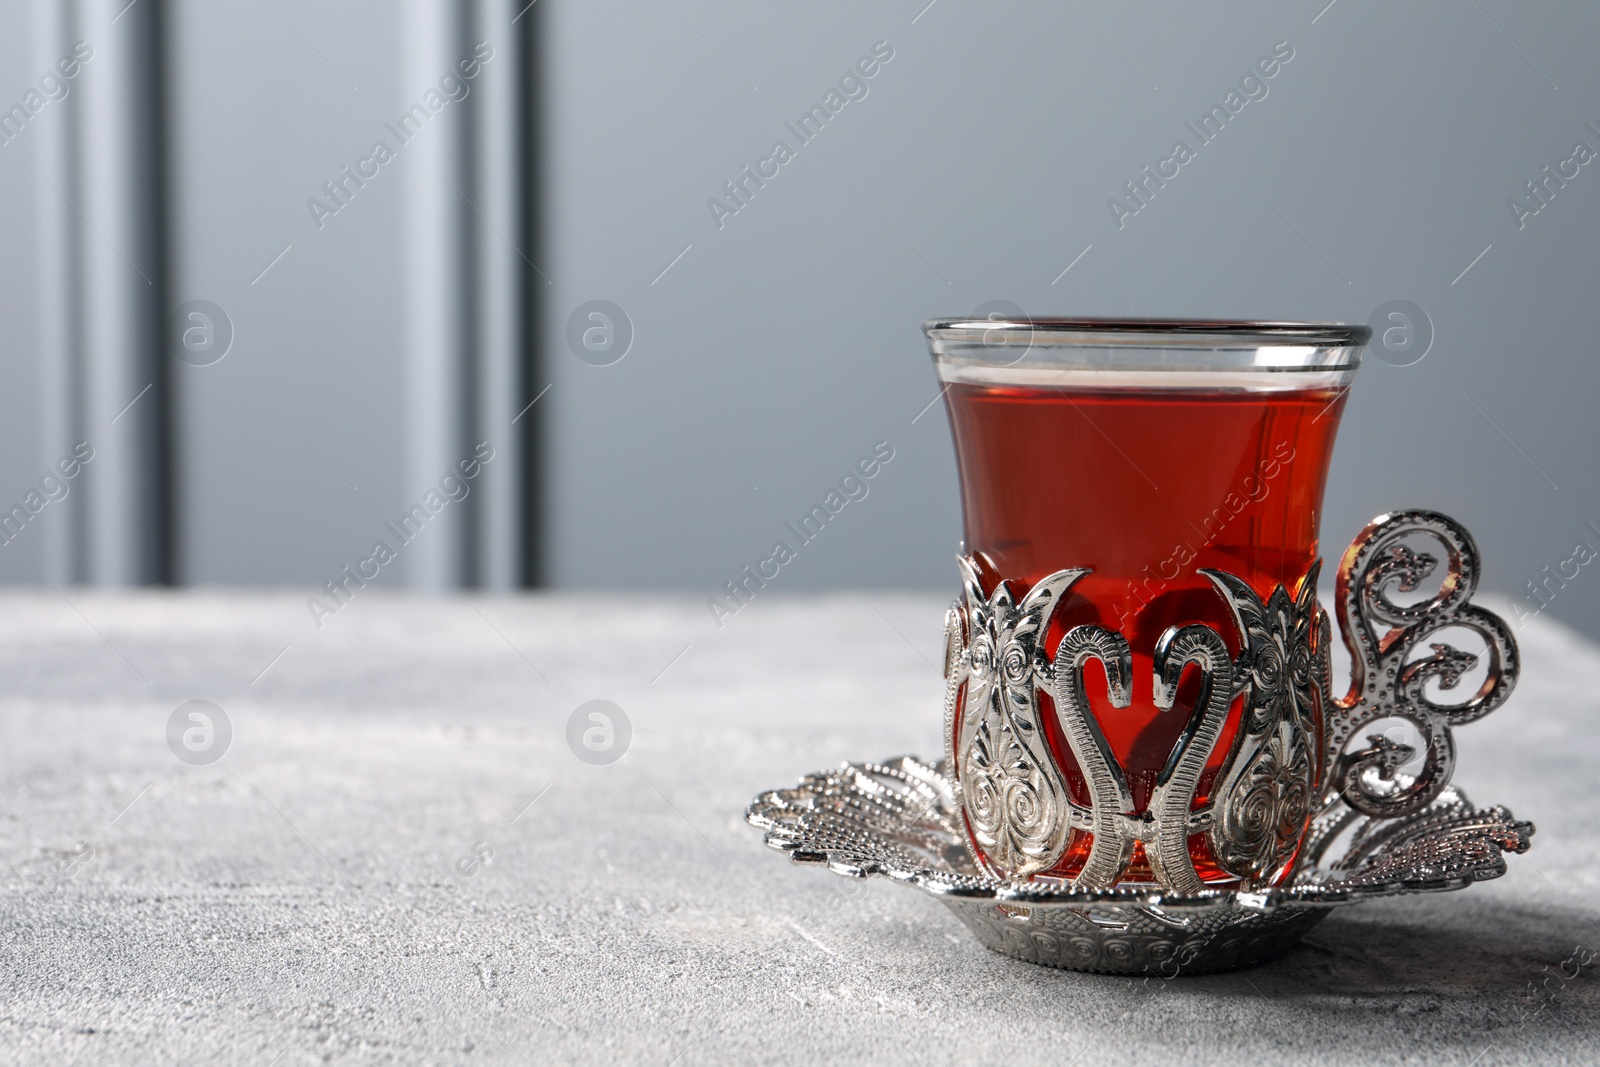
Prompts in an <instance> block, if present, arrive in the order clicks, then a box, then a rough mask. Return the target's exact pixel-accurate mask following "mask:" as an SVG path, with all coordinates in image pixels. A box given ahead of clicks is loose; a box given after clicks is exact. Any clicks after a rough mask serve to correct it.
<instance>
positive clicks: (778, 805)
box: [745, 756, 1533, 977]
mask: <svg viewBox="0 0 1600 1067" xmlns="http://www.w3.org/2000/svg"><path fill="white" fill-rule="evenodd" d="M745 818H746V820H748V821H749V822H750V823H751V825H753V826H756V827H758V828H759V829H761V830H763V831H765V832H766V841H767V844H768V845H769V846H770V847H772V848H774V849H777V850H778V851H780V852H787V853H788V854H789V857H790V859H791V860H792V861H793V862H795V863H806V864H820V865H825V866H826V867H827V868H828V869H829V870H832V871H834V872H835V873H837V874H842V875H846V876H849V877H852V878H866V877H869V876H872V875H880V876H883V877H886V878H889V879H892V880H893V881H896V882H903V883H905V884H907V885H910V886H914V887H915V888H917V889H921V890H922V891H923V892H925V893H928V894H930V895H932V896H934V897H936V898H937V899H939V900H941V901H943V902H944V903H945V904H946V905H947V906H948V907H949V908H950V910H951V911H954V912H955V913H956V915H957V916H958V917H960V919H961V921H962V922H964V923H966V924H967V926H968V927H970V928H971V929H972V932H973V933H974V934H976V935H977V936H978V940H979V941H981V942H983V944H985V945H987V946H988V947H989V948H991V949H994V950H995V951H996V952H1003V953H1005V954H1006V955H1008V956H1015V957H1017V958H1018V959H1024V960H1029V961H1031V962H1033V963H1040V964H1045V965H1047V966H1051V967H1065V968H1068V969H1071V970H1078V971H1096V972H1100V973H1105V974H1151V975H1161V976H1164V977H1173V976H1176V975H1178V974H1204V973H1207V972H1212V971H1224V970H1231V969H1234V968H1237V967H1250V966H1254V965H1256V964H1259V963H1264V962H1266V961H1267V960H1270V959H1272V958H1274V957H1275V956H1278V955H1279V954H1281V953H1283V952H1284V951H1286V950H1288V949H1289V948H1290V947H1292V946H1293V945H1294V944H1295V942H1297V941H1298V940H1299V939H1300V937H1301V936H1302V935H1303V934H1304V933H1305V932H1306V931H1307V930H1309V929H1311V927H1313V926H1315V925H1316V924H1317V923H1318V922H1319V921H1321V919H1322V917H1323V916H1324V915H1326V914H1327V913H1328V909H1330V908H1333V907H1337V906H1339V905H1342V904H1354V903H1357V902H1359V901H1362V900H1366V899H1369V898H1372V897H1384V896H1396V895H1400V894H1409V893H1437V892H1444V891H1446V890H1452V889H1464V888H1466V887H1467V886H1469V885H1471V884H1472V883H1473V882H1480V881H1485V880H1487V879H1490V878H1498V877H1500V875H1502V874H1504V873H1505V870H1506V863H1505V858H1504V853H1505V852H1507V851H1511V852H1526V851H1527V850H1528V846H1529V844H1530V843H1531V839H1532V836H1533V824H1532V823H1527V822H1519V821H1517V820H1516V818H1515V817H1514V816H1513V815H1512V814H1511V812H1509V811H1507V810H1506V809H1505V808H1503V807H1498V806H1496V807H1492V808H1482V809H1480V808H1475V807H1473V805H1472V803H1471V802H1470V801H1468V800H1467V798H1466V795H1465V794H1464V793H1462V792H1461V791H1460V790H1459V789H1457V788H1455V787H1454V786H1447V787H1445V788H1444V790H1443V791H1442V792H1441V793H1440V794H1439V796H1438V798H1437V799H1436V800H1434V801H1433V802H1432V803H1431V804H1429V805H1428V806H1427V807H1425V808H1424V809H1422V810H1421V811H1418V812H1416V813H1415V814H1412V815H1407V816H1402V817H1400V818H1373V817H1370V816H1366V815H1362V814H1360V813H1359V812H1356V811H1354V810H1352V809H1351V808H1350V807H1348V806H1347V805H1345V804H1344V803H1343V802H1342V801H1336V802H1335V803H1334V804H1332V805H1330V806H1329V808H1328V809H1327V810H1326V811H1325V812H1324V813H1323V814H1322V815H1321V816H1319V817H1318V818H1317V819H1316V820H1315V821H1314V822H1313V824H1312V829H1311V833H1310V836H1309V837H1308V839H1307V841H1306V844H1305V846H1304V848H1303V849H1302V852H1301V861H1300V863H1299V865H1298V867H1299V869H1298V872H1297V873H1296V874H1295V875H1294V877H1293V878H1292V879H1291V881H1290V882H1289V884H1287V885H1284V886H1281V887H1279V888H1275V889H1267V890H1263V891H1261V892H1236V891H1229V890H1226V889H1206V890H1202V891H1200V892H1198V893H1194V894H1189V895H1177V894H1174V893H1171V892H1167V891H1165V890H1163V889H1161V887H1159V886H1138V885H1134V886H1129V885H1121V886H1118V887H1116V888H1114V889H1101V890H1083V889H1073V888H1071V887H1069V886H1067V885H1065V884H1064V883H1056V882H1051V881H1047V880H1041V879H1038V878H1035V879H1034V880H1033V881H1030V882H1006V881H1000V880H997V879H994V878H990V877H987V876H985V875H984V874H983V873H982V872H981V871H980V870H979V869H978V868H977V867H976V866H975V865H974V863H973V861H972V857H971V855H970V853H969V852H968V850H967V846H966V842H965V841H964V839H963V836H962V830H961V808H960V804H959V802H958V801H957V799H956V797H955V794H954V792H953V790H952V788H951V782H950V780H949V779H948V778H947V777H946V774H945V764H944V761H943V760H941V761H940V762H939V763H937V764H928V763H924V762H923V761H921V760H920V759H917V758H916V757H914V756H902V757H900V758H898V759H892V760H888V761H886V762H883V763H846V764H844V765H843V766H841V767H839V768H838V769H836V770H831V771H819V772H818V773H816V774H810V775H807V776H806V777H804V778H802V779H801V780H800V783H799V784H798V785H797V786H796V787H794V788H792V789H778V790H773V791H771V792H767V793H762V794H761V795H760V796H758V797H756V799H755V800H754V801H753V802H752V803H751V804H750V807H749V809H748V810H747V811H746V812H745Z"/></svg>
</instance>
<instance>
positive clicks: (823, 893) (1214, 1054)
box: [0, 590, 1600, 1067]
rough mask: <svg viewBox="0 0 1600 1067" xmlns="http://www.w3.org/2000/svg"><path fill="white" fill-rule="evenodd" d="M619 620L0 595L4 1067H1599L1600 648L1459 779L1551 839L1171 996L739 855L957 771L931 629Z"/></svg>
mask: <svg viewBox="0 0 1600 1067" xmlns="http://www.w3.org/2000/svg"><path fill="white" fill-rule="evenodd" d="M623 599H625V598H623V597H621V596H619V595H615V594H609V595H593V596H579V595H570V596H569V595H560V596H532V597H504V598H496V597H487V596H485V597H474V598H473V599H472V600H471V601H468V600H466V599H465V598H463V597H450V598H446V599H428V598H409V597H402V596H398V595H389V594H385V593H382V592H379V591H376V590H364V591H362V592H361V594H360V596H359V598H358V599H356V600H354V601H353V602H351V603H350V604H348V605H347V606H345V607H344V608H343V609H341V611H340V612H339V613H338V614H336V615H334V616H332V617H330V618H325V619H323V620H322V621H323V625H322V626H321V628H320V629H319V628H318V627H317V626H316V625H315V623H314V622H313V620H312V618H311V615H310V612H309V611H308V610H307V607H306V603H305V599H304V597H303V595H301V596H295V595H288V594H256V593H234V592H226V591H201V592H194V593H172V594H153V593H139V594H127V595H116V594H103V593H89V592H87V591H72V590H69V591H67V592H66V596H64V597H63V596H60V595H57V594H56V593H54V592H49V591H46V592H44V593H42V594H35V593H30V592H19V593H10V594H6V595H4V596H3V597H0V946H3V948H0V951H3V958H4V965H3V967H0V1061H4V1062H30V1063H45V1062H48V1063H53V1064H54V1063H60V1064H68V1063H96V1064H129V1065H134V1064H145V1063H176V1062H214V1063H232V1064H243V1065H248V1064H260V1065H262V1067H266V1065H268V1064H279V1065H282V1067H291V1065H294V1064H301V1063H312V1062H322V1063H328V1062H332V1063H381V1062H401V1063H485V1062H489V1063H495V1062H516V1063H525V1062H533V1061H539V1062H601V1061H607V1062H609V1061H618V1062H630V1063H640V1064H658V1065H659V1067H669V1065H671V1064H682V1065H684V1067H688V1065H690V1064H697V1063H734V1064H759V1063H816V1062H835V1061H839V1062H846V1061H848V1062H867V1063H919V1064H920V1063H973V1064H993V1063H1000V1062H1004V1063H1007V1064H1025V1063H1050V1064H1056V1065H1067V1064H1073V1063H1078V1064H1085V1065H1088V1064H1102V1063H1116V1064H1118V1065H1124V1067H1125V1065H1134V1064H1146V1063H1149V1064H1157V1063H1159V1064H1178V1063H1224V1062H1226V1063H1230V1064H1238V1063H1249V1062H1274V1063H1279V1062H1290V1063H1301V1062H1303V1063H1318V1064H1343V1063H1426V1064H1449V1063H1458V1064H1461V1065H1463V1067H1465V1065H1468V1064H1473V1065H1481V1067H1488V1065H1490V1064H1503V1063H1513V1062H1530V1063H1545V1064H1550V1063H1593V1062H1595V1061H1596V1060H1597V1059H1600V1028H1597V1023H1600V991H1597V986H1600V978H1597V977H1596V976H1595V975H1594V974H1593V973H1592V972H1593V969H1594V968H1593V965H1592V964H1591V963H1589V962H1588V961H1589V960H1590V959H1591V958H1592V957H1594V956H1595V955H1596V953H1597V951H1600V907H1597V906H1596V904H1595V897H1594V894H1595V889H1596V884H1597V872H1600V867H1597V863H1596V860H1597V856H1596V851H1597V843H1600V835H1597V832H1596V818H1595V816H1596V807H1597V805H1596V800H1595V797H1596V789H1595V785H1594V784H1593V779H1594V768H1595V766H1596V762H1597V757H1600V740H1597V739H1596V734H1595V731H1594V730H1593V729H1592V728H1591V724H1592V723H1593V722H1594V721H1595V715H1596V711H1597V710H1600V709H1597V703H1600V701H1597V697H1596V695H1595V692H1594V686H1593V682H1594V680H1595V679H1596V678H1600V649H1596V648H1595V647H1594V646H1592V645H1590V644H1588V643H1586V642H1584V641H1582V640H1581V639H1579V638H1578V637H1576V636H1574V635H1573V634H1571V633H1570V632H1568V631H1566V630H1563V629H1561V628H1559V627H1558V626H1556V625H1555V624H1546V623H1544V622H1543V620H1540V619H1534V620H1532V621H1531V622H1530V623H1529V625H1528V626H1527V628H1526V629H1524V630H1522V631H1520V639H1521V642H1522V648H1523V653H1524V673H1523V680H1522V683H1521V685H1520V686H1519V688H1518V690H1517V692H1516V694H1515V695H1514V696H1513V697H1512V699H1511V702H1510V703H1509V704H1508V705H1507V706H1506V707H1505V708H1503V709H1502V710H1501V711H1499V712H1497V713H1496V714H1495V715H1493V716H1491V717H1490V718H1489V719H1486V720H1484V721H1483V722H1480V723H1476V724H1473V725H1471V726H1469V727H1466V728H1463V729H1462V730H1460V731H1458V733H1457V740H1458V744H1459V748H1460V752H1461V759H1460V766H1459V770H1458V773H1457V777H1456V781H1457V783H1458V784H1460V785H1461V786H1463V787H1464V788H1465V789H1466V790H1467V792H1468V793H1469V795H1470V796H1471V797H1472V798H1473V799H1474V800H1475V801H1476V802H1478V803H1480V804H1484V803H1491V802H1492V803H1503V804H1506V805H1508V806H1510V807H1511V808H1512V810H1513V811H1515V812H1516V813H1517V814H1518V815H1519V816H1521V817H1523V818H1529V819H1532V820H1534V821H1535V822H1536V823H1537V824H1538V828H1539V830H1538V835H1537V837H1536V838H1535V843H1534V848H1533V851H1532V852H1530V853H1529V854H1528V855H1526V856H1520V857H1519V856H1513V857H1510V858H1509V866H1510V870H1509V873H1508V874H1507V875H1506V877H1504V878H1502V879H1500V880H1499V881H1497V882H1490V883H1486V884H1483V885H1479V886H1475V887H1473V888H1472V889H1469V890H1467V891H1465V892H1460V893H1450V894H1442V895H1437V896H1428V897H1418V898H1410V899H1404V900H1388V901H1377V902H1371V903H1367V904H1363V905H1360V906H1358V907H1354V908H1348V909H1342V910H1340V911H1338V912H1336V913H1335V914H1334V915H1333V916H1331V917H1330V918H1329V919H1328V920H1327V921H1326V922H1324V923H1323V924H1322V925H1321V926H1319V927H1317V928H1316V929H1315V930H1313V931H1312V933H1311V934H1310V936H1309V937H1308V938H1307V939H1306V942H1305V943H1304V945H1303V946H1302V947H1300V948H1297V949H1296V950H1294V951H1293V952H1292V953H1290V954H1289V955H1288V956H1286V957H1285V958H1283V959H1281V960H1279V961H1277V962H1275V963H1271V964H1268V965H1266V966H1264V967H1260V968H1257V969H1255V970H1251V971H1246V972H1241V973H1235V974H1227V975H1218V976H1211V977H1193V978H1191V977H1184V978H1179V979H1176V980H1173V981H1155V980H1151V981H1144V980H1133V979H1126V978H1109V977H1100V976H1093V975H1084V974H1075V973H1070V972H1063V971H1053V970H1049V969H1046V968H1041V967H1037V966H1034V965H1031V964H1027V963H1022V962H1018V961H1015V960H1011V959H1008V958H1005V957H1002V956H998V955H995V954H992V953H990V952H988V951H987V950H985V949H983V948H981V947H980V946H979V945H978V944H977V943H976V941H974V940H973V938H972V937H971V936H970V935H969V934H968V933H967V931H966V929H965V928H964V927H962V926H961V925H960V923H959V922H958V921H957V920H956V918H955V917H954V916H953V915H952V914H951V913H949V912H948V911H947V910H946V909H945V908H943V907H942V906H941V905H940V904H939V903H938V902H937V901H935V900H932V899H930V898H928V897H925V896H923V895H921V894H918V893H916V892H914V891H912V890H909V889H907V888H905V887H902V886H899V885H894V884H890V883H887V882H885V881H883V880H880V879H873V880H868V881H865V882H857V881H851V880H848V879H844V878H840V877H837V876H835V875H832V874H830V873H828V872H826V871H821V870H816V869H808V868H803V867H795V866H791V865H789V864H788V863H787V862H785V860H784V859H783V857H781V856H780V855H778V854H776V853H774V852H771V851H770V850H768V849H766V848H765V847H764V846H763V845H762V843H761V838H760V834H759V833H757V832H756V831H755V830H754V829H752V828H751V827H749V826H747V825H746V824H745V823H744V821H743V818H742V813H743V810H744V807H745V805H746V804H747V803H748V802H749V800H750V798H751V797H752V796H753V795H754V794H755V793H757V792H759V791H761V790H763V789H767V788H772V787H777V786H784V785H788V784H790V783H792V782H793V781H794V780H795V779H796V778H797V777H798V776H799V775H800V774H802V773H804V772H806V771H810V770H814V769H817V768H820V767H827V766H832V765H836V764H837V763H838V762H839V761H840V760H842V759H875V758H881V757H887V756H893V755H898V754H901V753H907V752H911V753H921V754H926V755H934V754H937V752H938V751H939V741H938V721H939V718H940V710H939V709H940V700H941V685H940V680H939V678H938V673H937V671H936V670H935V668H934V666H933V663H934V661H936V660H937V653H938V648H939V645H940V634H941V626H942V613H943V607H944V601H943V600H942V599H940V598H936V597H929V596H906V595H893V594H888V593H883V594H879V593H874V592H871V591H868V592H867V593H866V594H865V595H860V596H858V595H856V594H854V593H852V594H848V595H846V596H837V597H819V598H791V599H783V598H780V597H770V598H768V599H766V600H762V601H759V602H757V603H755V604H753V605H751V606H750V607H748V608H747V609H745V610H744V611H742V612H740V613H739V614H738V615H737V616H735V617H733V618H731V619H728V620H725V625H724V626H723V628H722V629H720V630H718V629H716V628H715V627H714V626H713V624H712V621H711V619H710V617H709V613H708V612H707V611H706V609H705V606H704V604H703V603H702V602H701V601H699V600H696V599H687V598H671V597H642V598H641V597H629V598H626V599H627V600H628V601H629V603H628V605H627V607H626V608H624V607H621V606H619V605H620V603H621V602H622V600H623ZM195 699H203V700H209V701H212V702H214V703H215V704H216V705H217V706H218V707H220V708H221V709H222V710H223V712H224V714H225V715H226V718H227V721H228V723H229V724H230V725H231V729H232V738H231V741H229V742H228V744H227V746H226V752H225V754H224V755H223V756H222V757H221V758H220V759H219V760H217V761H216V762H214V763H210V764H209V765H197V766H195V765H189V764H187V763H185V762H182V761H180V760H179V759H178V758H177V757H176V756H175V755H174V752H173V751H172V750H171V749H169V743H168V722H169V719H170V718H171V717H172V715H173V713H174V711H175V709H177V708H178V707H179V705H181V704H183V703H184V702H186V701H189V700H195ZM593 699H606V700H611V701H614V702H615V703H616V704H617V705H619V706H620V707H621V708H623V709H624V710H625V712H626V714H627V716H628V718H629V720H630V721H631V724H632V738H631V741H630V742H629V743H628V744H627V746H626V751H625V752H624V753H623V755H622V756H621V758H620V759H618V760H617V761H616V762H614V763H612V764H610V765H591V764H589V763H586V762H583V761H582V760H580V759H579V758H577V756H576V755H575V754H574V750H573V749H572V748H571V747H569V745H568V742H567V724H568V719H569V717H570V716H571V715H572V714H573V712H574V711H575V709H577V708H578V706H579V705H580V704H582V703H584V702H586V701H589V700H593ZM617 736H618V737H619V738H620V734H619V735H617ZM221 737H222V732H221V731H220V730H218V731H216V732H214V734H213V739H212V749H211V750H210V751H211V752H215V751H217V750H218V749H219V748H220V747H221V740H220V739H221ZM191 740H192V741H194V742H195V743H199V742H201V741H203V738H201V737H199V736H196V737H193V738H191ZM616 745H617V747H616V748H615V749H613V751H617V750H620V749H621V747H622V746H621V742H620V740H619V741H618V742H616ZM578 747H579V750H583V749H582V745H581V744H580V745H579V746H578ZM178 748H179V750H180V751H187V750H185V749H183V746H182V744H181V742H180V743H179V745H178ZM584 751H586V750H584ZM207 754H208V753H207Z"/></svg>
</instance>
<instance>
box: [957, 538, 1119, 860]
mask: <svg viewBox="0 0 1600 1067" xmlns="http://www.w3.org/2000/svg"><path fill="white" fill-rule="evenodd" d="M960 564H961V578H962V586H963V588H964V591H965V593H966V634H965V636H964V640H963V639H962V636H961V635H960V634H959V633H958V634H957V635H956V641H955V643H954V644H953V645H951V646H949V647H948V648H947V652H946V666H947V668H948V669H949V677H948V679H947V686H948V691H947V694H946V705H947V709H951V708H953V704H954V699H955V698H954V694H955V693H957V692H959V691H961V687H963V686H964V687H965V689H964V693H963V695H962V698H961V701H960V704H961V707H960V717H959V720H958V721H957V722H954V723H952V726H953V728H954V729H953V733H954V734H959V737H958V739H957V740H956V744H955V752H954V756H955V763H954V764H953V765H954V766H956V767H957V768H958V769H959V779H960V783H961V800H962V807H963V809H964V810H965V812H966V816H967V822H968V826H969V829H970V830H971V833H972V836H973V839H974V840H975V841H976V842H977V845H978V848H979V850H980V855H979V856H978V859H979V861H980V862H982V863H985V864H986V865H992V867H994V868H997V869H998V870H999V871H1002V872H1004V874H1005V875H1006V876H1009V877H1014V878H1026V877H1028V876H1029V875H1032V874H1035V873H1037V872H1039V871H1045V870H1049V869H1050V868H1051V867H1053V866H1054V865H1055V864H1056V862H1057V861H1058V860H1060V858H1061V853H1062V852H1063V851H1064V850H1065V849H1066V845H1067V839H1068V836H1069V834H1070V832H1071V829H1072V822H1073V819H1072V805H1071V798H1070V796H1069V794H1068V791H1067V783H1066V779H1065V777H1064V776H1063V775H1062V773H1061V770H1060V768H1059V767H1057V766H1056V762H1055V760H1054V759H1053V758H1052V757H1051V755H1050V750H1049V744H1048V742H1047V741H1046V739H1045V735H1044V726H1043V723H1042V722H1040V718H1039V699H1038V690H1039V688H1040V687H1041V686H1042V685H1048V684H1049V679H1050V665H1049V662H1048V660H1046V658H1045V655H1044V651H1043V648H1042V645H1043V642H1044V634H1045V627H1046V625H1047V624H1048V622H1049V619H1050V615H1051V614H1052V612H1054V610H1055V607H1056V605H1057V604H1058V603H1059V602H1060V599H1061V597H1062V596H1064V595H1065V594H1066V592H1067V590H1068V589H1070V588H1071V587H1072V584H1073V583H1074V582H1076V581H1077V580H1078V579H1080V578H1082V577H1083V576H1084V575H1085V574H1087V573H1088V571H1086V570H1083V569H1081V568H1080V569H1075V570H1063V571H1057V572H1056V573H1054V574H1052V575H1049V576H1048V577H1046V578H1044V579H1042V580H1041V581H1040V582H1039V583H1038V584H1037V585H1035V586H1034V587H1033V588H1032V589H1030V590H1029V591H1028V592H1027V594H1026V595H1025V596H1024V597H1023V598H1022V601H1021V603H1017V602H1016V601H1015V600H1014V598H1013V597H1012V594H1011V591H1010V589H1009V588H1007V586H1006V583H1005V582H1000V583H998V584H997V585H996V586H995V589H994V592H993V594H991V595H990V596H988V597H985V596H984V595H983V587H982V585H981V583H980V581H979V577H978V566H977V561H976V560H969V559H962V560H961V561H960ZM948 713H949V714H950V715H951V716H952V717H953V716H954V711H953V710H951V711H949V712H948Z"/></svg>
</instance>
